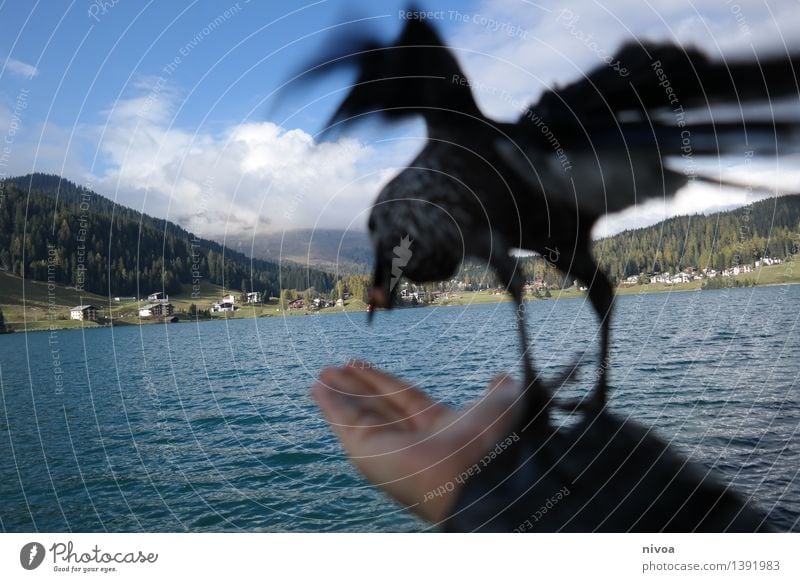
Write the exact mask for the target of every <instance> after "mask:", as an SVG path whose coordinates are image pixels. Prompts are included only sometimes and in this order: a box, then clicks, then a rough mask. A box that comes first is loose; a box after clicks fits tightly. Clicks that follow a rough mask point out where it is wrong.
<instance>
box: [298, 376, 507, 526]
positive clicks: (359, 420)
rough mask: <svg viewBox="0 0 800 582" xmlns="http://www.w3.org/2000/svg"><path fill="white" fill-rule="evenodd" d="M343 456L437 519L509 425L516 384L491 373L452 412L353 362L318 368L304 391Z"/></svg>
mask: <svg viewBox="0 0 800 582" xmlns="http://www.w3.org/2000/svg"><path fill="white" fill-rule="evenodd" d="M311 394H312V396H313V397H314V399H315V400H316V401H317V403H318V404H319V407H320V409H321V410H322V412H323V414H324V415H325V418H326V419H327V420H328V422H329V423H330V425H331V427H332V428H333V431H334V432H335V433H336V435H337V437H338V438H339V440H340V441H341V443H342V445H343V446H344V448H345V451H346V452H347V454H348V456H349V457H350V460H351V461H352V462H353V464H354V465H355V466H356V467H357V468H358V469H359V471H361V473H362V474H363V475H364V476H365V477H366V478H367V479H368V480H369V481H371V482H372V483H373V484H375V485H376V486H378V487H380V488H381V489H383V490H384V491H386V492H387V493H388V494H389V495H391V496H392V497H393V498H394V499H396V500H397V501H399V502H400V503H402V504H403V505H405V506H406V507H408V508H409V509H411V510H412V511H414V512H415V513H417V514H418V515H419V516H421V517H422V518H424V519H426V520H428V521H431V522H439V521H441V520H442V519H444V518H445V517H446V516H447V512H448V510H449V509H450V507H452V505H453V504H454V503H455V501H456V498H457V495H458V491H459V488H460V483H461V482H463V479H457V478H458V477H459V476H460V475H462V474H463V472H464V471H465V470H466V469H467V468H469V467H471V466H472V465H473V464H475V463H476V462H477V461H478V460H479V459H480V458H481V457H482V456H483V455H484V453H485V452H486V451H488V450H490V449H491V448H492V447H493V446H494V445H495V443H496V442H497V441H498V440H500V439H502V438H503V437H505V436H506V435H507V433H508V432H509V431H510V429H511V427H512V425H513V412H512V411H513V410H515V408H516V407H514V403H515V401H516V400H517V398H518V397H519V390H518V386H517V384H516V383H515V382H513V381H512V380H511V379H510V378H509V377H508V376H499V377H497V378H495V379H494V380H493V381H492V382H491V383H490V384H489V389H488V390H487V392H486V394H485V395H484V397H483V398H481V399H480V400H478V401H477V402H475V403H473V404H472V405H470V406H468V407H466V408H464V409H463V410H454V409H452V408H450V407H448V406H445V405H443V404H440V403H437V402H436V401H434V400H433V399H431V398H430V397H429V396H428V395H427V394H425V393H424V392H422V391H421V390H419V389H417V388H415V387H413V386H412V385H410V384H408V383H406V382H403V381H402V380H400V379H399V378H396V377H394V376H391V375H389V374H386V373H384V372H382V371H379V370H377V369H375V368H373V367H371V366H370V365H369V364H366V363H360V362H356V363H354V364H351V365H349V366H346V367H343V368H326V369H324V370H322V372H321V373H320V376H319V379H318V380H317V382H316V383H315V384H314V386H313V387H312V389H311Z"/></svg>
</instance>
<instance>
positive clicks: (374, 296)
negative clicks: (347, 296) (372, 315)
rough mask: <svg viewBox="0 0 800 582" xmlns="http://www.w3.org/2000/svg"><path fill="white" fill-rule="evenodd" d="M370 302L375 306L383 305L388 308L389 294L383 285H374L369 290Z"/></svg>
mask: <svg viewBox="0 0 800 582" xmlns="http://www.w3.org/2000/svg"><path fill="white" fill-rule="evenodd" d="M369 304H370V305H372V307H373V308H375V307H381V308H384V309H386V308H387V307H389V294H388V293H387V292H386V289H385V288H384V287H383V286H382V285H373V287H372V289H370V290H369Z"/></svg>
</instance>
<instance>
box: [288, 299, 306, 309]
mask: <svg viewBox="0 0 800 582" xmlns="http://www.w3.org/2000/svg"><path fill="white" fill-rule="evenodd" d="M305 304H306V302H305V301H303V299H302V298H300V299H295V300H294V301H292V302H291V303H289V309H303V307H305Z"/></svg>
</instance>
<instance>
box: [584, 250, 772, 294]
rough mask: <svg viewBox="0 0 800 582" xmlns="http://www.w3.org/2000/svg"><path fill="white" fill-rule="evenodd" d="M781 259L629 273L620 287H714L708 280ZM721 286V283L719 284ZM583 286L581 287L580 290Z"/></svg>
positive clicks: (733, 274) (764, 258) (740, 273)
mask: <svg viewBox="0 0 800 582" xmlns="http://www.w3.org/2000/svg"><path fill="white" fill-rule="evenodd" d="M781 263H783V259H779V258H777V257H776V258H772V257H762V258H760V259H757V260H756V261H755V262H753V263H752V264H740V265H735V266H733V267H729V268H727V269H724V270H722V271H716V270H714V269H710V268H705V269H697V268H695V267H686V268H685V269H684V270H683V271H681V272H680V273H675V274H672V275H671V274H670V273H669V272H665V273H650V274H646V273H640V274H639V275H631V276H629V277H627V278H625V279H624V280H622V281H620V285H619V286H620V287H629V286H631V285H649V284H653V283H661V284H663V285H679V284H681V283H689V282H691V281H703V282H704V283H705V284H706V285H707V286H708V287H715V286H717V285H714V284H710V283H709V280H712V279H717V278H723V277H737V276H739V275H743V274H746V273H752V272H753V271H754V269H758V268H759V267H767V266H771V265H780V264H781ZM720 286H721V285H720ZM584 289H585V288H584V287H582V288H581V290H584Z"/></svg>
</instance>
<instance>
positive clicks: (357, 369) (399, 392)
mask: <svg viewBox="0 0 800 582" xmlns="http://www.w3.org/2000/svg"><path fill="white" fill-rule="evenodd" d="M347 369H348V371H350V372H351V373H352V374H353V375H354V376H356V377H358V378H360V379H361V381H362V382H364V383H365V384H367V385H369V386H370V388H371V390H373V391H374V392H375V393H378V394H382V395H384V396H386V397H387V399H388V400H389V401H390V402H392V404H393V405H394V406H396V407H397V408H398V409H399V410H401V411H403V412H404V413H405V414H406V415H408V416H412V415H417V414H422V413H424V412H426V411H429V410H432V409H437V408H438V407H440V406H441V405H440V404H438V403H437V402H436V401H434V400H433V399H432V398H430V397H429V396H428V395H427V394H425V392H423V391H422V390H420V389H418V388H415V387H414V386H412V385H410V384H408V383H406V382H403V381H402V380H400V379H399V378H397V377H396V376H392V375H391V374H387V373H386V372H383V371H381V370H379V369H377V368H374V367H371V366H369V365H366V366H359V365H357V366H354V367H348V368H347ZM437 412H438V411H437Z"/></svg>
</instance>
